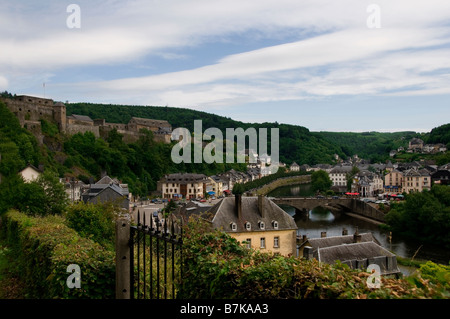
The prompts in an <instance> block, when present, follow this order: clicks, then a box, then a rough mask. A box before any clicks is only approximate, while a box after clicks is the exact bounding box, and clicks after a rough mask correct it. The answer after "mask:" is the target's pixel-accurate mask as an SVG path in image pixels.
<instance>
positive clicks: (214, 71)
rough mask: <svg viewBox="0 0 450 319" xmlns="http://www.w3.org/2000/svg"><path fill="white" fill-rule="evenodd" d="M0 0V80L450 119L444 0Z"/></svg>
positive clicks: (432, 121) (60, 93) (343, 113)
mask: <svg viewBox="0 0 450 319" xmlns="http://www.w3.org/2000/svg"><path fill="white" fill-rule="evenodd" d="M0 7H1V8H2V10H0V91H5V90H7V91H9V92H12V93H16V94H27V95H33V96H41V97H46V98H51V99H53V100H55V101H63V102H65V101H69V102H92V103H105V104H110V103H111V104H126V105H155V106H169V107H184V108H191V109H195V110H201V111H206V112H209V113H214V114H218V115H222V116H226V117H230V118H232V119H234V120H239V121H243V122H248V123H263V122H275V121H276V122H278V123H286V124H294V125H301V126H304V127H306V128H308V129H309V130H311V131H336V132H349V131H351V132H363V131H379V132H395V131H404V130H408V131H416V132H428V131H430V130H431V129H432V128H434V127H437V126H440V125H442V124H446V123H449V122H450V1H448V0H427V1H417V0H408V1H404V0H396V1H384V0H370V1H366V0H327V1H326V0H276V1H275V0H270V1H269V0H226V1H221V0H153V1H149V0H145V1H144V0H126V1H125V0H120V1H118V0H103V1H98V0H91V1H84V0H83V1H81V0H80V1H78V0H70V1H62V0H58V1H56V0H44V1H36V0H20V1H12V0H11V1H9V0H0ZM44 83H45V85H44Z"/></svg>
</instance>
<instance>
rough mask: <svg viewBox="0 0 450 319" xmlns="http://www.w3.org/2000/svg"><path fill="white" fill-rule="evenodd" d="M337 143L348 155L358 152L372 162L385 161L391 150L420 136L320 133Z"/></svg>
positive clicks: (415, 134) (405, 144) (408, 133)
mask: <svg viewBox="0 0 450 319" xmlns="http://www.w3.org/2000/svg"><path fill="white" fill-rule="evenodd" d="M318 134H319V135H320V136H322V137H323V138H325V139H327V140H328V141H330V142H331V143H333V144H335V145H339V146H340V148H341V149H342V151H343V153H345V155H347V156H352V155H353V154H357V155H358V156H359V157H360V158H365V159H369V160H371V161H372V162H383V161H385V160H386V159H387V158H388V157H389V152H390V151H391V150H396V149H398V148H399V147H400V146H403V147H405V149H406V148H407V147H408V143H409V141H410V140H411V138H413V137H420V134H419V133H416V132H395V133H380V132H364V133H352V132H338V133H337V132H320V133H318Z"/></svg>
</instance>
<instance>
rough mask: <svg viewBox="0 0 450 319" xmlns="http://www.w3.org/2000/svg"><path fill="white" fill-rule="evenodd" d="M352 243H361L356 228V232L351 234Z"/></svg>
mask: <svg viewBox="0 0 450 319" xmlns="http://www.w3.org/2000/svg"><path fill="white" fill-rule="evenodd" d="M353 242H354V243H360V242H361V235H360V234H359V232H358V227H356V231H355V233H354V234H353Z"/></svg>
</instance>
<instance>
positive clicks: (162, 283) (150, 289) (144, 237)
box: [130, 211, 183, 299]
mask: <svg viewBox="0 0 450 319" xmlns="http://www.w3.org/2000/svg"><path fill="white" fill-rule="evenodd" d="M142 215H143V216H142V218H141V213H140V212H139V211H138V213H137V225H136V226H131V227H130V244H131V247H130V286H131V287H130V288H131V291H130V298H131V299H175V298H176V295H177V292H178V289H180V288H179V287H180V283H181V279H182V272H183V267H182V264H183V262H182V261H183V252H182V242H183V240H182V234H183V232H182V224H181V220H180V221H177V220H176V219H175V218H165V219H164V218H161V216H160V215H159V214H156V215H153V214H150V217H149V218H147V220H146V216H145V213H143V214H142Z"/></svg>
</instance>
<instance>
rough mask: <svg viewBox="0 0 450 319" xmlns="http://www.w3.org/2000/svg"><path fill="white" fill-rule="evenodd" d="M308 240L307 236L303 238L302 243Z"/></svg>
mask: <svg viewBox="0 0 450 319" xmlns="http://www.w3.org/2000/svg"><path fill="white" fill-rule="evenodd" d="M307 239H308V238H307V237H306V235H303V236H302V243H304V242H305V241H306V240H307Z"/></svg>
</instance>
